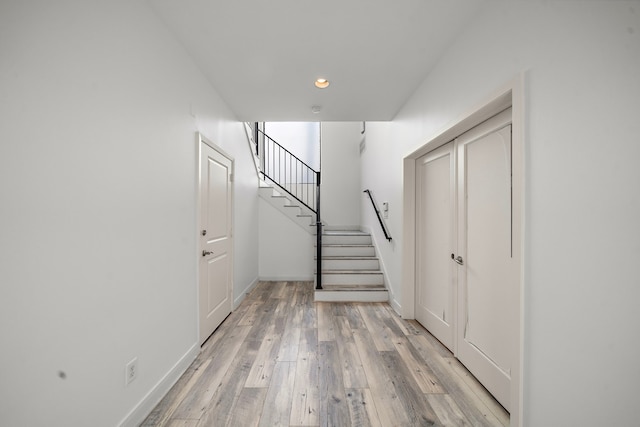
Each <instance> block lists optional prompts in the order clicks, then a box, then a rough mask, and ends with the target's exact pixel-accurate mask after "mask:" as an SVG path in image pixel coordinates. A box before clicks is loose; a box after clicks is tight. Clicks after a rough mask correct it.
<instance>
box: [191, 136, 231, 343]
mask: <svg viewBox="0 0 640 427" xmlns="http://www.w3.org/2000/svg"><path fill="white" fill-rule="evenodd" d="M202 144H206V145H208V146H209V147H210V148H211V149H213V150H215V151H217V152H218V153H220V154H221V155H222V156H224V157H226V158H227V159H229V161H231V184H232V185H231V218H230V221H231V248H230V250H229V256H230V257H231V259H230V261H229V262H230V263H231V270H230V272H229V284H228V286H229V288H230V289H229V292H230V295H231V296H230V299H231V301H232V303H231V310H232V311H233V308H234V307H233V301H234V296H233V288H234V286H233V284H234V271H235V257H234V248H235V239H234V226H235V223H234V210H235V194H234V187H235V186H234V185H233V183H234V175H235V165H236V163H235V159H234V158H233V156H232V155H230V154H229V153H227V152H226V151H225V150H223V149H222V147H220V146H219V145H217V144H215V143H213V142H211V141H210V140H208V139H207V138H206V137H205V136H204V135H202V134H201V133H200V132H196V145H197V146H196V180H195V181H196V189H195V191H196V230H195V233H196V234H195V236H196V244H195V257H194V258H195V263H196V281H195V282H196V325H197V328H196V336H197V338H196V339H197V341H198V342H200V258H201V257H202V248H201V247H200V232H201V230H202V214H201V212H202V210H201V207H202Z"/></svg>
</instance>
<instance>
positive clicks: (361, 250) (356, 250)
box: [322, 245, 376, 257]
mask: <svg viewBox="0 0 640 427" xmlns="http://www.w3.org/2000/svg"><path fill="white" fill-rule="evenodd" d="M375 255H376V251H375V249H374V248H373V246H364V245H363V246H324V245H323V246H322V256H323V257H325V256H346V257H349V256H375Z"/></svg>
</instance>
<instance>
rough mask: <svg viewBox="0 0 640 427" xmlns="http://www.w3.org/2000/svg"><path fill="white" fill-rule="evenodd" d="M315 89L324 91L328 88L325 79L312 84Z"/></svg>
mask: <svg viewBox="0 0 640 427" xmlns="http://www.w3.org/2000/svg"><path fill="white" fill-rule="evenodd" d="M314 84H315V85H316V87H317V88H320V89H324V88H327V87H329V80H327V79H317V80H316V82H315V83H314Z"/></svg>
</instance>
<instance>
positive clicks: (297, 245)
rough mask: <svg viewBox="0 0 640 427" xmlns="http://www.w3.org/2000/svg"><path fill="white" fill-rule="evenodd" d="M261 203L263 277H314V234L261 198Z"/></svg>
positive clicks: (310, 278) (295, 278) (282, 278)
mask: <svg viewBox="0 0 640 427" xmlns="http://www.w3.org/2000/svg"><path fill="white" fill-rule="evenodd" d="M258 205H259V212H260V221H259V223H260V238H259V249H260V280H276V281H277V280H313V268H314V265H315V264H314V260H313V256H314V254H315V251H314V247H313V244H314V242H315V236H313V235H311V234H309V233H308V232H306V231H304V230H303V229H302V228H300V226H299V225H297V224H295V223H294V222H293V221H292V220H291V219H289V218H288V217H287V216H285V214H283V213H282V212H280V211H278V210H277V209H276V208H275V207H273V206H271V205H270V204H269V203H268V202H266V201H264V200H263V199H262V198H259V202H258ZM310 228H311V227H310Z"/></svg>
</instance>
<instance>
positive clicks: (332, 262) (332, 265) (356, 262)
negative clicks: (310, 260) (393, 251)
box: [322, 258, 380, 270]
mask: <svg viewBox="0 0 640 427" xmlns="http://www.w3.org/2000/svg"><path fill="white" fill-rule="evenodd" d="M379 268H380V264H379V263H378V260H377V259H356V258H344V259H342V258H339V259H323V260H322V269H323V270H378V269H379Z"/></svg>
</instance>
